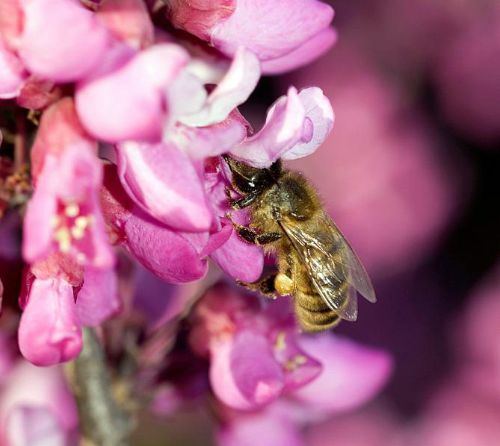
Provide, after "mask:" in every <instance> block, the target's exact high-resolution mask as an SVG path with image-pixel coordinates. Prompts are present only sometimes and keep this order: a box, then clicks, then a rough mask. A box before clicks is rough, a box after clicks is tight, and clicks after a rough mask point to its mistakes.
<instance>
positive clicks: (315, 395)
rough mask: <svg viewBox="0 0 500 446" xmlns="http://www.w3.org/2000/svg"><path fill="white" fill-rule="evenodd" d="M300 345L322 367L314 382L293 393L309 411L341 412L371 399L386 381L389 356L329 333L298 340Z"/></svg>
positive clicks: (388, 370)
mask: <svg viewBox="0 0 500 446" xmlns="http://www.w3.org/2000/svg"><path fill="white" fill-rule="evenodd" d="M300 345H301V347H302V348H303V349H304V351H306V352H307V353H308V354H310V355H312V356H313V357H316V358H317V359H318V360H319V361H320V362H321V363H322V365H323V372H322V373H321V374H320V375H319V377H318V378H317V379H315V380H314V381H312V382H311V383H309V384H307V385H305V386H304V387H301V388H300V389H298V390H296V391H295V392H294V393H293V396H294V398H295V399H296V400H297V401H298V402H299V404H300V405H301V406H302V405H304V404H307V405H308V406H309V407H310V408H311V411H312V412H313V411H315V410H316V411H333V412H337V411H344V410H349V409H353V408H355V407H358V406H360V405H362V404H364V403H366V402H367V401H368V400H369V399H371V398H373V397H374V396H375V395H376V394H377V392H378V391H379V390H380V389H381V387H382V386H383V385H384V384H385V382H386V381H387V379H388V377H389V375H390V373H391V369H392V360H391V357H390V356H389V355H388V354H387V353H385V352H384V351H381V350H376V349H372V348H368V347H363V346H361V345H358V344H356V343H354V342H352V341H348V340H346V339H342V338H340V337H338V336H336V337H334V336H332V335H331V334H330V333H326V334H322V335H318V336H304V337H301V338H300Z"/></svg>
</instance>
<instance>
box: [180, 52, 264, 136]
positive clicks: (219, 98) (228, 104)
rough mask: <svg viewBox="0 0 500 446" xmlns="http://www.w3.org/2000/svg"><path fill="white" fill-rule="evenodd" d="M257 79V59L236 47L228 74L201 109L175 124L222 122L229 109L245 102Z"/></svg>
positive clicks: (201, 125) (258, 72)
mask: <svg viewBox="0 0 500 446" xmlns="http://www.w3.org/2000/svg"><path fill="white" fill-rule="evenodd" d="M259 77H260V65H259V60H258V59H257V57H256V56H255V55H254V54H253V53H252V52H250V51H248V50H246V49H245V48H243V47H241V48H238V50H237V51H236V54H235V55H234V59H233V62H232V64H231V66H230V68H229V71H228V72H227V73H226V75H225V76H224V78H223V79H222V80H221V81H220V83H219V84H218V85H217V87H216V88H215V89H214V90H213V91H212V92H211V93H210V95H209V96H208V98H207V100H206V102H205V104H204V105H203V107H202V108H201V110H199V111H198V112H196V113H191V114H188V115H184V116H181V117H179V121H180V122H182V123H183V124H186V125H190V126H197V127H203V126H207V125H212V124H217V123H219V122H222V121H224V119H226V118H227V116H228V115H229V113H230V112H231V111H232V110H233V109H235V108H236V107H237V106H238V105H240V104H242V103H243V102H245V101H246V100H247V99H248V97H249V96H250V94H251V93H252V91H253V90H254V88H255V86H256V85H257V82H258V81H259Z"/></svg>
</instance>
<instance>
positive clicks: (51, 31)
mask: <svg viewBox="0 0 500 446" xmlns="http://www.w3.org/2000/svg"><path fill="white" fill-rule="evenodd" d="M21 4H22V7H23V12H24V26H23V32H22V34H21V36H20V37H19V44H18V52H19V55H20V56H21V58H22V60H23V61H24V63H25V64H26V66H27V67H28V68H29V70H30V71H31V72H32V73H34V74H36V75H38V76H40V77H43V78H46V79H50V80H54V81H58V82H71V81H75V80H79V79H82V78H83V77H85V76H86V75H88V74H90V72H91V71H92V70H93V69H94V68H95V67H96V66H97V65H98V64H99V62H100V61H101V60H102V58H103V57H104V54H105V52H106V49H107V47H108V44H109V33H108V31H107V30H106V28H105V27H104V26H102V25H101V24H100V23H99V22H98V21H97V20H96V18H95V16H94V14H93V13H92V12H91V11H90V10H88V9H86V8H84V7H83V6H82V5H81V3H80V2H78V1H75V0H46V1H43V2H42V1H38V0H23V1H22V2H21ZM68 24H71V26H69V25H68Z"/></svg>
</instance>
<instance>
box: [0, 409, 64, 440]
mask: <svg viewBox="0 0 500 446" xmlns="http://www.w3.org/2000/svg"><path fill="white" fill-rule="evenodd" d="M5 428H6V437H7V439H8V441H9V444H12V445H17V446H48V445H51V446H65V445H66V444H67V439H66V432H65V431H64V429H63V428H62V426H61V425H60V423H59V420H58V419H57V417H56V415H55V414H54V413H53V412H52V411H51V410H50V409H49V408H47V407H36V406H24V405H18V406H16V407H15V408H13V410H12V411H11V412H10V413H9V416H8V418H7V422H6V426H5Z"/></svg>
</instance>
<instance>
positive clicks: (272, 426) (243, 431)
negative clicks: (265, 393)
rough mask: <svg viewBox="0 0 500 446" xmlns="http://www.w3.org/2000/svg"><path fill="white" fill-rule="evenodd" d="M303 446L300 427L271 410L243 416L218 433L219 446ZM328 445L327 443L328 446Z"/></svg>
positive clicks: (240, 415)
mask: <svg viewBox="0 0 500 446" xmlns="http://www.w3.org/2000/svg"><path fill="white" fill-rule="evenodd" d="M256 444H258V446H303V445H304V443H303V440H302V435H301V433H300V432H299V430H298V426H297V425H296V424H294V423H293V422H291V421H290V420H288V419H287V418H286V417H283V416H279V415H277V414H274V413H272V411H269V410H261V411H259V412H256V413H253V414H248V415H246V414H245V415H242V414H238V415H237V416H235V417H234V419H233V420H230V421H229V422H228V423H225V424H224V425H223V427H221V428H220V430H219V431H218V432H217V445H218V446H256ZM327 444H328V443H327V442H325V443H324V445H325V446H326V445H327Z"/></svg>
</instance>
